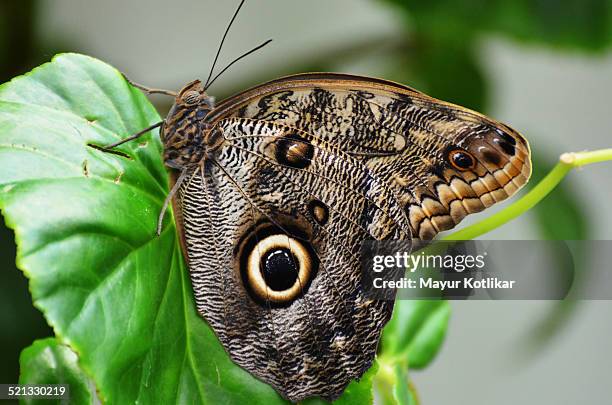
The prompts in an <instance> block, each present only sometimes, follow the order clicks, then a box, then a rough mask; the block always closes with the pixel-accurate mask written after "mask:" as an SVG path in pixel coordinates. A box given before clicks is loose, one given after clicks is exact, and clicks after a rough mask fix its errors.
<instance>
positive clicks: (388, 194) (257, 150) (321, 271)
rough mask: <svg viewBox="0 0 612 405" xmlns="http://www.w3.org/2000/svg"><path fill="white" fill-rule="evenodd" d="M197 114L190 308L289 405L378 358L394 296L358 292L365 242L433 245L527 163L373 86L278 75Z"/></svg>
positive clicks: (402, 94)
mask: <svg viewBox="0 0 612 405" xmlns="http://www.w3.org/2000/svg"><path fill="white" fill-rule="evenodd" d="M195 117H196V118H197V114H195ZM204 121H205V125H204V126H203V128H207V130H206V131H205V133H204V134H203V137H202V139H204V140H208V141H207V143H206V146H205V147H204V148H203V150H201V151H199V153H200V156H202V157H203V159H202V161H201V162H200V164H199V165H198V166H197V167H195V168H193V167H192V168H190V169H188V170H189V172H188V178H187V181H185V182H184V183H183V184H182V186H181V188H180V191H179V196H178V204H177V206H178V207H180V209H181V213H182V222H183V227H184V242H185V245H186V251H187V256H188V260H189V268H190V272H191V277H192V281H193V287H194V294H195V298H196V303H197V306H198V311H199V312H200V314H201V315H202V316H203V317H204V318H206V320H207V321H208V322H209V323H210V325H211V326H212V327H213V329H214V330H215V333H216V334H217V336H218V337H219V339H220V341H221V342H222V344H223V345H224V347H225V348H226V349H227V351H228V352H229V354H230V356H231V357H232V359H233V360H234V361H235V362H236V363H237V364H239V365H240V366H242V367H243V368H245V369H246V370H248V371H249V372H251V373H252V374H254V375H255V376H257V377H259V378H260V379H262V380H263V381H266V382H268V383H269V384H271V385H272V386H273V387H274V388H275V389H276V390H277V391H278V392H280V393H281V394H282V395H283V396H285V397H286V398H289V399H290V400H293V401H297V400H301V399H303V398H306V397H310V396H322V397H324V398H326V399H334V398H336V397H337V396H339V395H340V394H341V393H342V391H343V390H344V388H345V387H346V386H347V384H348V383H349V382H350V381H351V380H353V379H355V378H359V377H360V376H361V375H362V374H363V373H364V372H365V370H367V369H368V367H369V366H370V365H371V363H372V360H373V358H374V356H375V352H376V347H377V344H378V340H379V337H380V333H381V331H382V327H383V326H384V324H385V323H386V322H387V320H388V319H389V318H390V316H391V311H392V307H393V303H392V301H381V300H371V299H368V298H367V297H366V294H365V292H364V290H363V287H364V286H363V283H362V274H361V269H360V260H361V254H362V253H361V244H362V242H363V241H364V240H367V239H377V240H387V239H394V240H404V241H406V242H407V244H408V245H410V242H411V241H412V239H431V238H433V237H434V236H435V235H436V234H437V233H438V232H440V231H443V230H447V229H450V228H452V227H453V226H455V225H456V224H457V223H459V222H460V221H461V220H462V219H463V218H464V217H465V216H466V215H468V214H469V213H473V212H478V211H481V210H483V209H484V208H486V207H488V206H490V205H492V204H494V203H495V202H498V201H501V200H503V199H505V198H507V197H509V196H510V195H512V194H513V193H515V192H516V191H517V190H518V189H519V188H520V187H521V186H522V185H523V184H525V182H526V181H527V179H528V177H529V175H530V171H531V168H530V158H529V147H528V144H527V142H526V140H525V139H524V138H523V137H522V136H521V135H520V134H518V133H517V132H516V131H514V130H512V129H510V128H509V127H507V126H505V125H503V124H501V123H498V122H496V121H494V120H491V119H489V118H487V117H485V116H483V115H481V114H478V113H476V112H473V111H470V110H467V109H464V108H461V107H458V106H454V105H451V104H448V103H444V102H442V101H439V100H435V99H433V98H431V97H428V96H426V95H424V94H422V93H419V92H417V91H415V90H413V89H410V88H408V87H405V86H401V85H397V84H394V83H390V82H385V81H382V80H376V79H368V78H361V77H355V76H346V75H336V74H308V75H300V76H293V77H289V78H284V79H279V80H276V81H273V82H270V83H267V84H264V85H261V86H259V87H256V88H254V89H252V90H248V91H246V92H243V93H241V94H239V95H238V96H236V97H233V98H230V99H228V100H226V101H224V102H222V103H221V104H219V105H218V106H217V107H216V108H215V109H213V110H212V111H211V112H210V113H208V114H207V115H206V118H205V120H204ZM173 130H175V133H176V135H177V136H179V138H181V139H182V138H184V137H185V135H184V134H183V133H182V132H180V131H181V129H180V127H176V128H174V127H173ZM196 132H197V131H196ZM181 142H182V141H181ZM181 145H182V144H180V145H179V146H181ZM175 146H176V145H175ZM181 147H182V146H181ZM190 167H191V166H190ZM408 248H409V246H408Z"/></svg>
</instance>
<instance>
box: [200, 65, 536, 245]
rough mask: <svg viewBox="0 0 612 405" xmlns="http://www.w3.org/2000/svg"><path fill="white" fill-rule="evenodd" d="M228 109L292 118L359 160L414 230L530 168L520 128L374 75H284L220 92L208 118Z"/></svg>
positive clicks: (501, 193) (489, 195)
mask: <svg viewBox="0 0 612 405" xmlns="http://www.w3.org/2000/svg"><path fill="white" fill-rule="evenodd" d="M228 116H234V117H243V118H250V119H254V120H264V121H270V122H275V123H278V124H284V125H289V126H292V127H295V128H298V129H301V130H304V131H307V132H309V133H311V134H313V135H314V136H316V137H318V138H320V139H322V140H324V141H326V142H329V143H331V144H333V145H334V146H335V147H338V148H339V149H341V150H342V151H344V152H345V153H347V154H351V155H352V156H354V157H355V158H358V159H360V160H362V161H363V163H364V164H365V165H366V166H367V167H368V168H369V169H370V170H371V171H372V172H373V173H375V174H376V175H377V176H379V177H380V178H381V179H382V180H384V181H385V182H387V183H388V184H389V186H391V187H392V188H393V189H394V191H395V192H396V193H397V195H399V196H400V200H401V201H400V202H401V204H402V206H403V207H404V209H405V211H406V212H407V214H408V215H409V218H410V222H411V228H412V235H413V237H414V238H419V239H431V238H433V237H434V236H435V235H436V234H437V233H438V232H441V231H444V230H448V229H451V228H453V227H454V226H455V225H457V224H458V223H459V222H460V221H461V220H462V219H463V218H464V217H465V216H466V215H468V214H470V213H475V212H479V211H482V210H483V209H484V208H486V207H489V206H491V205H492V204H494V203H496V202H499V201H502V200H504V199H506V198H508V197H509V196H511V195H512V194H514V193H515V192H516V191H517V190H518V189H519V188H520V187H522V186H523V185H524V184H525V183H526V182H527V180H528V178H529V176H530V173H531V163H530V151H529V146H528V143H527V141H526V140H525V139H524V138H523V137H522V136H521V135H520V134H519V133H518V132H516V131H514V130H513V129H511V128H509V127H508V126H506V125H504V124H501V123H499V122H497V121H495V120H492V119H490V118H488V117H486V116H484V115H482V114H479V113H477V112H474V111H471V110H468V109H466V108H463V107H459V106H456V105H452V104H449V103H446V102H443V101H440V100H436V99H434V98H432V97H429V96H427V95H425V94H423V93H420V92H418V91H416V90H413V89H411V88H409V87H405V86H402V85H399V84H395V83H391V82H387V81H383V80H378V79H371V78H363V77H357V76H349V75H340V74H325V73H322V74H305V75H297V76H290V77H287V78H283V79H279V80H276V81H273V82H270V83H267V84H264V85H261V86H259V87H256V88H254V89H251V90H249V91H246V92H244V93H241V94H240V95H238V96H236V97H233V98H230V99H228V100H226V101H224V102H222V103H221V104H219V105H218V106H217V108H216V109H215V110H214V111H213V112H212V116H211V121H213V122H215V121H218V120H220V119H223V118H226V117H228Z"/></svg>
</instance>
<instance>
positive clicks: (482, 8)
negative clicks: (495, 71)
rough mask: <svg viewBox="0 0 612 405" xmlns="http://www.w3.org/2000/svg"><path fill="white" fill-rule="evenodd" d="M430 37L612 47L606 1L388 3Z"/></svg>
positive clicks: (611, 25) (596, 48)
mask: <svg viewBox="0 0 612 405" xmlns="http://www.w3.org/2000/svg"><path fill="white" fill-rule="evenodd" d="M386 1H387V2H389V3H393V4H396V5H397V6H398V7H399V8H400V9H401V10H403V11H404V12H405V13H406V14H405V15H406V20H407V21H408V22H409V25H412V26H414V27H413V28H414V30H415V31H418V32H420V33H421V34H426V35H427V36H428V37H433V38H439V39H444V40H445V41H451V42H468V41H471V40H473V39H474V38H475V37H476V36H478V35H479V34H481V33H495V34H501V35H504V36H507V37H509V38H512V39H516V40H519V41H524V42H530V43H536V44H543V45H549V46H554V47H560V48H568V49H580V50H586V51H599V50H603V49H605V48H606V47H608V46H610V43H611V41H612V12H611V11H612V8H611V5H610V2H609V1H608V0H567V1H554V0H514V1H508V0H472V1H454V0H432V1H407V0H386Z"/></svg>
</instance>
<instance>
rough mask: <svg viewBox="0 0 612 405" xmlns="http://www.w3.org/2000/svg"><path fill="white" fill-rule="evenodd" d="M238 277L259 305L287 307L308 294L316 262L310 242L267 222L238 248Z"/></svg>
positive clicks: (316, 266)
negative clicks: (266, 224) (239, 276)
mask: <svg viewBox="0 0 612 405" xmlns="http://www.w3.org/2000/svg"><path fill="white" fill-rule="evenodd" d="M238 255H239V261H240V274H241V277H242V282H243V284H244V286H245V288H246V290H247V291H248V292H249V294H250V296H251V298H252V299H253V300H254V301H256V302H258V303H259V304H261V305H264V306H265V305H271V306H274V307H280V306H289V305H291V303H293V301H295V300H296V299H298V298H299V297H301V296H303V295H304V294H305V293H307V292H308V289H309V287H310V283H311V282H312V280H313V279H314V278H315V276H316V274H317V271H318V268H319V259H318V257H317V255H316V253H315V251H314V248H313V246H312V245H311V243H310V242H309V241H308V240H306V239H305V238H304V237H302V238H296V237H294V236H292V235H288V234H287V233H285V232H284V231H283V230H282V229H280V228H279V227H277V226H274V225H273V224H270V223H268V226H267V227H258V228H256V229H254V230H253V231H252V232H251V233H250V234H249V235H248V236H247V237H246V238H245V240H244V242H243V245H242V246H240V248H239V253H238Z"/></svg>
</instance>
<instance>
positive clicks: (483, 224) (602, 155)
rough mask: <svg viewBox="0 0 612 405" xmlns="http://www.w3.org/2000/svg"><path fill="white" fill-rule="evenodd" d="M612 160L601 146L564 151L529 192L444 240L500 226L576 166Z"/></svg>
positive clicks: (610, 152) (611, 151)
mask: <svg viewBox="0 0 612 405" xmlns="http://www.w3.org/2000/svg"><path fill="white" fill-rule="evenodd" d="M610 160H612V149H601V150H596V151H592V152H575V153H564V154H563V155H561V156H560V157H559V162H558V163H557V165H556V166H555V167H554V168H553V169H552V170H551V171H550V173H548V174H547V175H546V177H544V179H542V181H540V182H539V183H538V184H536V185H535V187H533V188H532V189H531V190H530V191H529V192H528V193H527V194H525V195H524V196H523V197H522V198H521V199H519V200H518V201H516V202H515V203H514V204H512V205H510V206H508V207H506V208H505V209H503V210H501V211H499V212H497V213H496V214H494V215H491V216H490V217H488V218H486V219H484V220H482V221H480V222H478V223H476V224H474V225H470V226H467V227H465V228H463V229H460V230H459V231H457V232H454V233H452V234H450V235H448V236H445V237H443V238H441V239H442V240H471V239H475V238H477V237H479V236H480V235H483V234H485V233H487V232H489V231H491V230H493V229H495V228H498V227H500V226H501V225H503V224H505V223H506V222H509V221H511V220H513V219H514V218H516V217H518V216H520V215H522V214H523V213H525V212H526V211H527V210H529V209H531V208H532V207H533V206H535V205H536V204H537V203H539V202H540V201H542V199H544V197H546V196H547V195H548V193H550V192H551V191H552V190H553V189H554V188H555V187H556V186H557V185H558V184H559V183H560V182H561V180H563V178H564V177H565V176H566V175H567V173H569V172H570V171H571V170H572V169H573V168H576V167H580V166H585V165H588V164H592V163H598V162H604V161H610Z"/></svg>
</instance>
